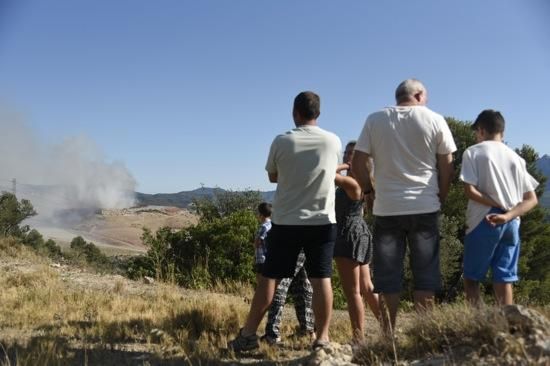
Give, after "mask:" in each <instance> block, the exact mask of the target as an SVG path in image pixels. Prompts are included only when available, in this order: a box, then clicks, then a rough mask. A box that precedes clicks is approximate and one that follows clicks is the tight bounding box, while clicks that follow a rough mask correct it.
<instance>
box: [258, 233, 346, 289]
mask: <svg viewBox="0 0 550 366" xmlns="http://www.w3.org/2000/svg"><path fill="white" fill-rule="evenodd" d="M266 241H267V254H266V256H265V257H266V258H265V262H264V266H263V269H262V275H263V276H264V277H267V278H277V279H279V278H288V277H294V269H295V268H296V261H297V259H298V255H299V254H300V250H302V249H303V250H304V254H305V256H306V262H305V265H304V267H305V268H306V272H307V274H308V277H310V278H330V277H331V276H332V255H333V252H334V242H335V241H336V224H328V225H313V226H310V225H277V224H274V223H273V224H272V226H271V230H269V233H268V234H267V238H266Z"/></svg>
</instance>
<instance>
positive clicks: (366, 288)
mask: <svg viewBox="0 0 550 366" xmlns="http://www.w3.org/2000/svg"><path fill="white" fill-rule="evenodd" d="M359 270H360V279H359V282H360V285H361V295H362V296H363V299H364V300H365V301H366V302H367V304H368V305H369V308H370V311H372V314H373V315H374V317H375V318H376V319H377V320H378V321H380V299H379V297H378V294H377V293H375V292H374V285H373V284H372V280H371V277H370V267H369V265H368V264H363V265H362V266H360V267H359Z"/></svg>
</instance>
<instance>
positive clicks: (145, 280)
mask: <svg viewBox="0 0 550 366" xmlns="http://www.w3.org/2000/svg"><path fill="white" fill-rule="evenodd" d="M143 283H145V284H147V285H150V284H153V283H155V279H154V278H153V277H149V276H145V277H143Z"/></svg>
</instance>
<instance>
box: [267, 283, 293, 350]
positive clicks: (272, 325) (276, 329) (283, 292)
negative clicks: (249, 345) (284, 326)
mask: <svg viewBox="0 0 550 366" xmlns="http://www.w3.org/2000/svg"><path fill="white" fill-rule="evenodd" d="M291 281H292V278H283V279H282V280H281V281H280V282H279V284H278V285H277V288H276V290H275V296H274V297H273V301H272V302H271V306H269V311H268V313H267V323H266V324H265V334H266V336H268V337H270V339H271V340H273V341H277V340H278V339H279V338H280V336H281V332H280V325H281V321H282V318H283V309H284V307H285V303H286V297H287V293H288V289H289V287H290V283H291Z"/></svg>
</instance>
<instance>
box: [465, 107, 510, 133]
mask: <svg viewBox="0 0 550 366" xmlns="http://www.w3.org/2000/svg"><path fill="white" fill-rule="evenodd" d="M504 125H505V122H504V117H503V116H502V114H501V113H500V112H499V111H495V110H493V109H486V110H484V111H482V112H481V113H480V114H479V116H477V118H476V120H475V122H474V123H473V124H472V130H477V129H480V128H482V129H484V130H485V131H487V133H489V134H491V135H494V134H497V133H502V132H504Z"/></svg>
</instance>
